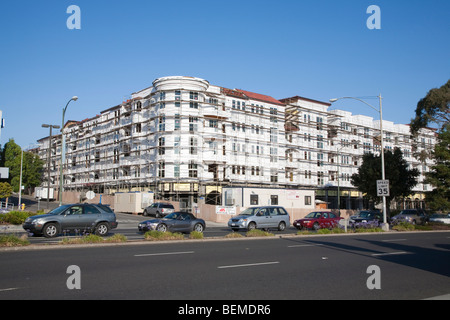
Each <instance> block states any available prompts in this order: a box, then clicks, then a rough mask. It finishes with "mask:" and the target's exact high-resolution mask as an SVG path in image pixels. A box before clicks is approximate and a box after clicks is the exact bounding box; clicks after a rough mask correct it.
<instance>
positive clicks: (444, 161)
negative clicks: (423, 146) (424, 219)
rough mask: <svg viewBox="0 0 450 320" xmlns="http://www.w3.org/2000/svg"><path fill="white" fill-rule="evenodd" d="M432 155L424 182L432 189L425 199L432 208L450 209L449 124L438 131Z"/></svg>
mask: <svg viewBox="0 0 450 320" xmlns="http://www.w3.org/2000/svg"><path fill="white" fill-rule="evenodd" d="M432 156H433V159H434V162H435V164H434V165H433V166H431V170H430V171H429V172H427V173H426V174H425V182H426V183H429V184H431V185H432V186H433V188H434V189H433V190H432V191H431V192H428V193H427V194H426V197H425V200H426V201H427V204H428V205H429V207H430V209H432V210H442V211H450V124H447V125H446V126H445V127H443V128H442V130H441V132H440V133H439V135H438V143H437V144H436V145H435V146H434V151H433V152H432Z"/></svg>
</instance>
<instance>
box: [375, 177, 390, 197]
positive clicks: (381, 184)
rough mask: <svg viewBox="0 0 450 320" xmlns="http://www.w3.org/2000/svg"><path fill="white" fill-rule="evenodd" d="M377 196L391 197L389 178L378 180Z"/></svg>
mask: <svg viewBox="0 0 450 320" xmlns="http://www.w3.org/2000/svg"><path fill="white" fill-rule="evenodd" d="M377 196H379V197H383V196H384V197H389V180H377Z"/></svg>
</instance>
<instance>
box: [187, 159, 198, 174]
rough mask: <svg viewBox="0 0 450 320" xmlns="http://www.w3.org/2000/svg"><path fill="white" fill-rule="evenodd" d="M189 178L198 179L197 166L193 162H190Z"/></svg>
mask: <svg viewBox="0 0 450 320" xmlns="http://www.w3.org/2000/svg"><path fill="white" fill-rule="evenodd" d="M189 178H197V164H196V163H195V162H193V161H191V162H189Z"/></svg>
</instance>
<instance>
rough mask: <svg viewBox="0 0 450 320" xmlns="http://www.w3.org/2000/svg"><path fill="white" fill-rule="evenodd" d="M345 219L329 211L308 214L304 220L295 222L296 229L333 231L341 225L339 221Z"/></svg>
mask: <svg viewBox="0 0 450 320" xmlns="http://www.w3.org/2000/svg"><path fill="white" fill-rule="evenodd" d="M341 219H343V218H341V217H338V216H337V215H335V214H334V213H332V212H328V211H314V212H311V213H308V215H307V216H306V217H304V218H303V219H298V220H295V221H294V227H296V228H297V229H299V230H301V229H303V228H306V229H314V230H319V229H320V228H328V229H332V228H334V227H335V226H337V225H338V224H339V220H341Z"/></svg>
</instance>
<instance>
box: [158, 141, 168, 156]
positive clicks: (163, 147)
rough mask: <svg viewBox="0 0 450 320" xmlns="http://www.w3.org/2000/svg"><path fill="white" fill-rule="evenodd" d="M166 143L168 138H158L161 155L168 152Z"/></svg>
mask: <svg viewBox="0 0 450 320" xmlns="http://www.w3.org/2000/svg"><path fill="white" fill-rule="evenodd" d="M165 145H166V138H164V137H160V138H159V140H158V147H159V148H158V154H159V155H163V154H165V153H166V148H165Z"/></svg>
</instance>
